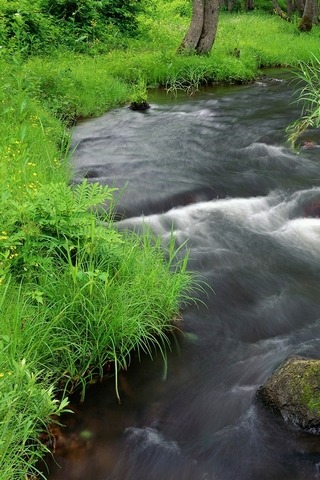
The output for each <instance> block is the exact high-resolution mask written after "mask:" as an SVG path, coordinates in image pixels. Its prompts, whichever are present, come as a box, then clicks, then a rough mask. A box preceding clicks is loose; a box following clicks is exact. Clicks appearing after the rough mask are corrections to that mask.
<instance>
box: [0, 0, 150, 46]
mask: <svg viewBox="0 0 320 480" xmlns="http://www.w3.org/2000/svg"><path fill="white" fill-rule="evenodd" d="M143 7H144V2H143V0H35V1H33V2H29V1H27V0H19V1H17V0H0V45H2V46H5V47H6V48H7V49H8V50H9V52H15V51H20V52H22V51H23V52H24V54H32V53H48V52H50V51H52V49H53V46H55V47H56V46H57V45H61V46H62V47H64V48H67V49H72V50H74V51H80V52H84V51H88V50H92V51H93V52H98V51H99V50H104V51H106V50H108V49H110V48H114V47H115V46H117V47H121V46H122V47H123V46H125V45H126V40H125V39H124V36H127V37H128V36H133V35H135V34H136V33H137V30H138V21H137V15H138V14H139V13H140V12H141V11H142V10H143Z"/></svg>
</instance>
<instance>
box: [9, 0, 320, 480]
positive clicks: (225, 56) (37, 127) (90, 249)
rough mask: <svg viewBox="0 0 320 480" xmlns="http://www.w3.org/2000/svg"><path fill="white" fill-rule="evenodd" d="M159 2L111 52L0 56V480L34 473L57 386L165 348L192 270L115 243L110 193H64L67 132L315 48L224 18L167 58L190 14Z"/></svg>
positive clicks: (150, 248) (250, 19)
mask: <svg viewBox="0 0 320 480" xmlns="http://www.w3.org/2000/svg"><path fill="white" fill-rule="evenodd" d="M180 3H181V2H180ZM161 5H162V7H161V9H158V8H156V7H155V6H154V9H153V10H152V9H151V10H149V11H148V12H147V13H145V14H141V15H140V23H141V30H140V36H138V37H135V38H134V39H131V40H130V41H126V42H122V41H121V42H120V41H119V42H118V43H117V46H118V47H119V46H122V47H124V46H125V48H121V49H116V50H114V49H113V48H111V47H112V45H113V43H112V42H114V38H112V42H111V40H110V38H109V37H108V38H109V40H108V38H106V40H105V42H106V43H105V44H104V45H103V44H101V42H100V44H97V42H91V43H85V44H83V45H82V48H81V51H82V52H81V53H79V50H80V49H79V48H78V47H77V44H76V43H75V46H74V50H73V51H72V49H71V50H70V46H69V47H68V48H67V47H66V45H63V44H62V45H60V46H58V48H57V47H52V46H51V45H50V44H49V45H46V48H45V50H46V52H45V55H40V50H41V42H40V43H39V44H37V43H36V42H34V43H33V44H32V45H33V50H34V53H36V54H37V55H31V56H30V55H26V50H25V45H28V42H29V40H30V39H29V38H26V39H24V37H22V36H20V39H19V41H20V43H21V44H20V45H19V42H18V41H17V43H16V44H14V42H13V41H12V42H11V43H10V42H9V43H8V45H5V46H4V47H3V48H1V49H0V72H1V73H0V78H1V87H0V105H1V129H0V157H1V163H0V168H1V175H0V185H1V205H0V209H1V219H2V224H1V233H0V308H1V327H0V351H1V355H0V410H1V414H2V417H1V418H2V420H1V426H0V445H1V446H0V467H1V478H2V480H9V479H10V480H15V479H22V478H24V476H25V475H27V474H28V473H30V472H31V471H32V468H33V467H35V465H36V462H37V460H38V458H39V456H41V455H42V453H43V451H44V450H45V446H44V445H43V444H41V443H40V441H39V432H41V431H42V430H45V428H46V426H47V425H48V423H49V422H50V419H51V418H52V416H53V415H58V414H59V413H60V412H61V411H62V410H63V409H64V408H65V407H66V400H65V396H66V395H67V392H68V391H71V390H74V389H75V388H76V387H80V388H81V389H82V392H84V391H85V388H86V385H87V384H88V382H90V381H91V380H92V379H93V378H96V377H101V376H103V374H104V371H105V370H104V368H105V366H106V365H107V364H108V363H109V364H112V365H113V367H115V369H114V370H115V373H117V371H118V370H119V369H121V368H126V367H127V365H128V362H129V359H130V352H132V350H133V349H138V350H139V349H140V350H144V351H147V352H149V353H150V354H153V352H154V350H153V349H154V347H155V346H156V347H158V349H160V352H164V349H165V346H166V337H165V335H164V332H165V331H166V330H167V329H168V328H170V326H171V323H172V319H173V318H175V317H176V316H177V315H178V314H179V309H180V308H181V305H182V304H183V302H184V301H186V300H188V291H189V289H190V275H189V274H188V273H187V271H186V260H183V261H182V262H179V261H177V257H176V255H175V250H174V244H173V243H171V244H170V245H168V246H167V248H165V249H163V247H162V246H161V245H160V242H159V240H157V239H155V238H153V237H152V235H151V234H150V232H146V233H145V234H144V235H142V236H136V235H134V234H129V233H128V234H125V233H121V234H120V233H119V232H118V231H117V229H116V225H114V222H113V191H112V189H109V188H108V187H105V188H103V187H101V186H98V185H89V184H87V183H83V184H82V185H80V186H69V185H70V180H71V179H72V171H71V170H70V167H69V155H70V152H69V150H68V145H69V133H68V131H67V126H70V125H71V124H73V123H74V122H75V121H76V120H77V119H79V118H81V117H89V116H95V115H99V114H101V113H103V112H105V111H107V110H109V109H111V108H113V107H116V106H119V105H124V104H126V103H127V102H129V101H132V100H135V99H136V98H137V97H139V96H141V95H145V93H146V89H147V88H148V87H155V86H159V85H164V86H166V88H167V89H168V92H169V93H173V94H175V93H176V92H177V91H179V90H181V89H182V90H186V91H188V92H189V93H194V92H195V91H197V89H198V88H199V87H200V85H201V84H203V83H205V82H240V81H242V82H247V81H251V80H252V79H254V78H255V77H257V75H259V69H260V68H261V67H262V66H275V65H277V66H279V65H283V66H284V65H285V66H291V65H296V64H297V63H298V62H299V61H301V60H303V61H308V60H309V59H310V58H311V54H312V53H314V54H317V53H318V46H317V44H318V42H319V30H318V29H314V30H313V32H312V33H311V34H308V35H304V34H299V33H298V32H297V30H296V27H295V25H294V24H289V23H287V22H284V21H283V20H281V19H280V18H277V17H272V16H269V15H266V14H257V13H254V14H234V15H232V16H231V15H229V14H222V15H221V19H220V25H219V30H218V37H217V40H216V44H215V47H214V49H213V51H212V53H211V54H210V55H209V56H207V57H196V56H195V57H184V56H180V57H178V56H177V55H176V54H175V52H176V49H177V47H178V45H179V42H180V41H181V38H182V36H183V34H184V32H185V30H186V28H187V25H188V21H189V20H188V15H187V14H188V13H189V11H188V10H186V11H182V10H181V9H179V8H177V6H179V5H180V4H178V2H171V4H170V3H169V2H168V3H166V2H164V3H162V4H161ZM13 38H15V39H17V36H16V37H13ZM23 42H25V43H23ZM108 42H109V43H108ZM29 43H30V42H29ZM28 53H29V52H28ZM102 206H103V208H102ZM57 398H60V400H59V401H57ZM61 398H62V400H61Z"/></svg>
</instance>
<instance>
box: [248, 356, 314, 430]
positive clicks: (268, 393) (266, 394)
mask: <svg viewBox="0 0 320 480" xmlns="http://www.w3.org/2000/svg"><path fill="white" fill-rule="evenodd" d="M257 397H258V399H259V400H261V401H262V403H263V404H264V405H265V406H266V407H267V408H269V409H270V410H272V411H273V412H274V413H276V414H279V415H281V416H282V418H283V419H284V420H286V421H288V422H290V423H292V424H294V425H295V426H297V427H300V428H301V429H303V430H306V431H308V432H312V433H317V434H320V360H313V359H308V358H304V357H299V356H291V357H289V358H288V359H287V360H286V361H285V362H284V363H283V364H282V365H280V367H279V368H278V369H277V370H276V371H275V372H274V373H273V375H272V376H271V377H270V378H269V379H268V380H267V382H266V383H265V384H264V385H262V386H261V387H260V388H259V389H258V392H257Z"/></svg>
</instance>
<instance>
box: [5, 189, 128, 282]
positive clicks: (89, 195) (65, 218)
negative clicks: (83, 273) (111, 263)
mask: <svg viewBox="0 0 320 480" xmlns="http://www.w3.org/2000/svg"><path fill="white" fill-rule="evenodd" d="M112 191H113V190H112V189H109V188H108V187H102V186H101V185H99V184H88V183H86V182H84V183H82V184H81V185H79V186H77V187H69V186H68V185H66V184H65V183H57V184H47V185H45V186H40V187H39V188H38V189H30V188H28V189H26V191H25V195H24V198H23V201H21V199H20V200H19V201H16V200H15V198H14V197H13V196H12V195H11V194H10V192H3V194H2V202H1V207H0V211H1V217H2V225H3V231H2V235H1V237H0V240H1V243H0V259H1V261H0V273H1V275H2V279H3V281H4V279H5V277H6V276H8V275H14V276H18V277H19V278H21V277H25V276H27V277H28V278H29V279H30V278H31V279H32V281H34V282H38V283H39V282H40V279H39V275H40V274H41V273H42V270H48V269H55V268H59V265H60V263H61V261H63V260H65V261H68V259H69V257H70V258H71V257H72V261H73V262H74V263H75V264H76V263H77V261H78V259H77V252H78V251H80V250H83V249H86V250H87V251H90V250H92V252H93V251H94V252H95V255H96V256H102V255H105V256H108V257H110V256H111V253H110V251H111V250H112V245H113V244H114V243H116V242H117V241H118V239H119V235H118V234H117V233H116V232H115V231H113V230H112V231H110V230H109V229H107V228H103V227H102V226H100V225H98V216H97V213H96V211H95V210H94V209H95V207H97V206H98V205H100V204H101V203H103V202H105V201H107V200H109V201H110V200H111V199H112ZM93 230H94V234H95V237H94V238H93V237H92V232H93ZM92 252H91V253H92ZM39 271H40V274H38V272H39Z"/></svg>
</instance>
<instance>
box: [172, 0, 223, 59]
mask: <svg viewBox="0 0 320 480" xmlns="http://www.w3.org/2000/svg"><path fill="white" fill-rule="evenodd" d="M218 17H219V0H193V12H192V19H191V24H190V27H189V30H188V31H187V33H186V35H185V37H184V39H183V41H182V43H181V45H180V47H179V49H178V53H192V52H195V53H199V54H205V53H209V52H210V50H211V48H212V45H213V42H214V40H215V37H216V33H217V26H218Z"/></svg>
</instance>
